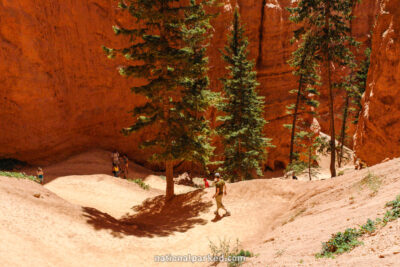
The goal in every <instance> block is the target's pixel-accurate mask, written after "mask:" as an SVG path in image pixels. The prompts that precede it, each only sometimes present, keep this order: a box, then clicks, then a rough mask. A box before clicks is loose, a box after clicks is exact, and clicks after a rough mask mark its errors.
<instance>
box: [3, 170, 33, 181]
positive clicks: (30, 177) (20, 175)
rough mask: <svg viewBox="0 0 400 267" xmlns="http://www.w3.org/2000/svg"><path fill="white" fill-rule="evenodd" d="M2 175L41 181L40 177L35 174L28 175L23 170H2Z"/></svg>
mask: <svg viewBox="0 0 400 267" xmlns="http://www.w3.org/2000/svg"><path fill="white" fill-rule="evenodd" d="M0 176H5V177H13V178H18V179H27V180H31V181H34V182H37V183H40V181H39V179H38V178H37V177H35V176H32V175H27V174H25V173H22V172H4V171H0Z"/></svg>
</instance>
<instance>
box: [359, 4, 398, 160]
mask: <svg viewBox="0 0 400 267" xmlns="http://www.w3.org/2000/svg"><path fill="white" fill-rule="evenodd" d="M399 33H400V5H399V1H397V0H384V1H382V3H381V5H380V12H379V16H378V20H377V24H376V27H375V29H374V33H373V38H372V55H371V66H370V70H369V73H368V82H367V90H366V92H365V95H364V99H363V101H364V108H363V111H362V116H361V120H360V123H359V125H358V129H357V132H356V135H355V149H356V153H357V155H358V156H359V157H360V158H361V159H362V160H364V161H365V162H366V163H368V164H369V165H371V164H376V163H379V162H381V161H382V160H384V159H385V158H393V157H399V156H400V104H399V99H400V90H399V88H400V35H399Z"/></svg>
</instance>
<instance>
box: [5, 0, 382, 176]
mask: <svg viewBox="0 0 400 267" xmlns="http://www.w3.org/2000/svg"><path fill="white" fill-rule="evenodd" d="M293 2H294V1H292V0H224V6H223V7H222V8H221V15H220V16H219V17H218V18H217V19H216V20H215V21H214V22H213V25H214V28H215V31H214V38H213V40H212V42H211V49H210V50H209V51H210V52H209V53H210V68H211V71H210V75H211V86H212V87H213V88H220V86H221V85H220V83H219V81H218V78H219V77H221V75H223V73H224V71H225V69H224V64H223V62H222V61H221V59H220V54H219V52H218V49H220V48H222V47H223V46H224V44H225V43H226V34H227V32H228V31H229V27H230V21H231V17H232V13H233V9H234V8H235V7H238V8H239V9H240V13H241V16H242V20H243V22H244V23H245V25H246V29H247V33H246V34H247V35H248V37H249V41H250V57H251V58H253V59H254V60H255V61H256V64H257V71H258V79H259V81H260V83H261V85H260V88H259V90H260V94H261V95H263V96H265V97H266V115H265V116H266V119H267V120H268V121H269V124H268V125H267V127H266V134H267V136H268V137H271V138H273V144H274V145H275V146H276V148H274V149H272V150H271V151H270V153H269V157H268V165H269V166H270V167H272V168H275V167H277V168H281V167H283V166H284V165H285V163H286V162H287V161H288V149H289V145H288V144H289V132H288V131H287V130H286V129H284V128H283V127H282V124H283V123H287V122H288V121H289V117H288V116H287V115H286V105H288V104H290V103H292V102H293V101H294V99H293V97H294V96H290V95H289V93H288V91H289V90H291V89H293V88H295V87H296V77H294V76H292V73H291V72H292V70H291V69H290V67H289V66H288V65H287V63H286V62H287V60H288V59H289V58H290V56H291V52H292V51H293V49H294V47H293V46H292V45H290V42H289V40H290V38H291V37H292V31H293V29H294V27H295V25H293V24H292V23H290V22H289V20H288V17H289V13H288V12H287V10H286V9H285V8H286V7H288V6H290V5H291V4H293ZM364 2H365V3H362V4H361V5H360V6H359V7H358V8H357V10H356V15H357V16H359V17H358V19H357V20H356V21H355V26H354V29H355V30H354V32H355V35H356V37H357V38H359V39H362V40H367V39H368V36H367V35H368V34H369V32H370V29H371V27H372V24H373V21H374V18H375V13H376V11H375V9H376V1H375V0H374V1H366V0H365V1H364ZM120 16H121V14H120V12H119V11H118V10H117V9H116V3H115V2H113V1H108V0H90V1H82V0H65V1H52V2H51V3H49V2H48V1H44V0H21V1H0V21H1V23H0V58H1V61H0V72H1V75H0V158H4V157H9V158H17V159H19V160H23V161H28V162H31V163H35V164H36V163H41V164H42V163H46V162H49V161H56V160H58V159H61V158H64V157H67V156H69V155H72V154H74V153H77V152H81V151H84V150H87V149H90V148H103V149H109V150H111V149H114V148H116V149H118V150H120V151H123V152H127V153H128V154H129V156H130V157H131V158H133V159H135V160H136V161H138V162H142V163H143V162H144V161H145V159H146V157H147V155H146V154H144V152H143V151H140V150H139V149H138V144H139V143H140V142H141V141H142V140H144V139H145V137H146V135H148V134H151V132H150V131H149V132H144V133H141V134H139V135H133V136H131V137H129V138H127V137H124V136H122V135H121V134H120V129H121V128H122V127H124V126H129V124H130V121H131V118H130V115H129V114H128V113H127V112H128V111H129V110H130V109H131V108H132V107H133V106H134V105H138V104H141V103H142V101H143V99H142V98H140V97H138V96H135V95H133V94H131V92H130V90H129V84H130V83H132V81H127V80H126V79H124V78H122V77H120V76H119V75H118V73H117V71H116V68H117V66H118V64H120V63H119V62H118V61H110V60H108V59H107V58H106V57H105V56H104V54H103V52H102V50H101V45H107V46H110V47H118V46H120V45H122V43H121V42H122V40H120V39H119V38H115V36H114V34H113V32H112V30H111V25H114V24H116V23H118V22H119V21H118V18H120ZM375 42H376V41H375ZM375 46H376V45H375ZM324 101H325V102H324ZM321 105H322V106H324V105H326V100H324V99H322V103H321ZM340 107H341V103H340V100H339V101H338V104H337V109H339V108H340ZM322 110H323V109H322ZM324 116H325V115H324V114H322V117H321V120H320V124H321V127H322V131H324V132H328V129H327V127H329V124H328V122H327V121H326V120H325V119H324V118H325V117H324Z"/></svg>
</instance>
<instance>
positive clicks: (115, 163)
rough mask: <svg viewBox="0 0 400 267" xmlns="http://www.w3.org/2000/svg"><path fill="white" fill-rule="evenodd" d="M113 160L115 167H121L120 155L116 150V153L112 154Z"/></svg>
mask: <svg viewBox="0 0 400 267" xmlns="http://www.w3.org/2000/svg"><path fill="white" fill-rule="evenodd" d="M111 158H112V163H113V164H114V165H119V153H118V151H117V150H114V152H113V153H112V154H111Z"/></svg>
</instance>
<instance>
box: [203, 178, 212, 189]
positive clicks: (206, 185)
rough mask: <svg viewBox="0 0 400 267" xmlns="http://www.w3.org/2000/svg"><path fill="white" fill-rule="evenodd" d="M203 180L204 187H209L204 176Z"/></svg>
mask: <svg viewBox="0 0 400 267" xmlns="http://www.w3.org/2000/svg"><path fill="white" fill-rule="evenodd" d="M203 181H204V188H209V187H210V185H209V184H208V181H207V178H204V179H203Z"/></svg>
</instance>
